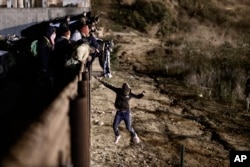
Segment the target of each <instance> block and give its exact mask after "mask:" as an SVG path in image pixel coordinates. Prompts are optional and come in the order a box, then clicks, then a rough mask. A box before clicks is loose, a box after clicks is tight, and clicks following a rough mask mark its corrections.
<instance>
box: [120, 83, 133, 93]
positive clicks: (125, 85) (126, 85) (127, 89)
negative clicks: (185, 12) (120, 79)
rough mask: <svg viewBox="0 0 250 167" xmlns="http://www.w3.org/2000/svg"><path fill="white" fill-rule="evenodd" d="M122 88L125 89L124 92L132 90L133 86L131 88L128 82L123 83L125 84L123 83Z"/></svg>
mask: <svg viewBox="0 0 250 167" xmlns="http://www.w3.org/2000/svg"><path fill="white" fill-rule="evenodd" d="M122 90H123V91H124V92H127V91H129V92H130V90H131V88H130V86H129V84H128V83H123V84H122Z"/></svg>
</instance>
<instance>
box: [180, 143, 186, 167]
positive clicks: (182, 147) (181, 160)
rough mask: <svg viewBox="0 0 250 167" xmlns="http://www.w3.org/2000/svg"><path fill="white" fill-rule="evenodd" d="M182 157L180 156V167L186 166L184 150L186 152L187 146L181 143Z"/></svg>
mask: <svg viewBox="0 0 250 167" xmlns="http://www.w3.org/2000/svg"><path fill="white" fill-rule="evenodd" d="M180 151H181V158H180V167H184V152H185V148H184V146H183V145H181V149H180Z"/></svg>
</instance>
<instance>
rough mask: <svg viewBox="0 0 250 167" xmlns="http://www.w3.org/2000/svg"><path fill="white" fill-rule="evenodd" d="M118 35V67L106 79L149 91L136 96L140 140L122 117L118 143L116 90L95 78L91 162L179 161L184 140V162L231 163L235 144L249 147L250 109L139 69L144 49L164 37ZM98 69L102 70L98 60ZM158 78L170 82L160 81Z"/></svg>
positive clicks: (194, 166) (130, 166)
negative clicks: (207, 96)
mask: <svg viewBox="0 0 250 167" xmlns="http://www.w3.org/2000/svg"><path fill="white" fill-rule="evenodd" d="M113 35H115V36H117V37H119V39H120V40H119V41H118V42H119V43H117V44H119V45H120V46H121V47H120V50H119V53H118V55H120V56H119V70H117V71H115V70H113V71H112V74H113V78H111V79H104V80H106V81H108V82H109V83H111V84H113V85H115V86H121V85H122V83H124V82H128V83H129V84H130V86H131V87H132V91H133V92H134V93H141V91H143V90H145V91H146V94H145V96H144V98H143V99H132V100H131V107H132V120H133V127H134V129H135V131H136V132H137V134H138V136H139V138H140V140H141V142H140V143H139V144H131V143H130V136H129V132H128V131H127V130H126V128H125V124H124V122H122V123H121V124H120V131H121V136H122V137H121V139H120V142H119V143H118V144H117V145H115V144H114V133H113V129H112V123H113V119H114V116H115V112H116V111H115V108H114V105H113V103H114V98H115V94H114V93H113V92H112V91H111V90H109V89H107V88H106V87H104V86H103V85H101V84H100V83H99V82H98V81H97V80H95V79H94V78H93V79H92V84H91V87H92V94H91V96H92V97H91V119H92V125H91V126H92V127H91V166H93V167H177V166H179V165H180V163H181V147H182V146H183V147H184V166H185V167H201V166H203V167H228V166H229V162H230V161H229V151H230V150H248V151H249V150H250V142H249V141H250V130H249V129H250V125H249V121H250V113H247V112H245V111H244V108H243V107H242V106H230V105H222V104H219V103H216V102H214V101H212V100H207V99H203V98H202V97H199V96H197V95H195V94H193V93H192V92H189V90H188V89H187V88H185V86H184V85H183V84H181V83H180V82H179V81H177V80H174V79H170V78H160V77H159V78H151V77H149V76H147V75H146V74H145V75H144V74H139V73H136V72H134V70H133V69H134V68H137V69H140V68H145V66H142V65H141V64H143V60H144V59H145V57H144V56H143V55H145V54H144V53H146V52H147V51H150V50H151V49H152V48H154V47H159V46H161V42H160V41H159V40H157V39H155V38H148V37H147V38H145V37H143V36H141V35H138V34H136V33H119V34H113ZM93 73H94V74H99V73H100V68H99V67H98V64H97V63H96V62H95V65H94V67H93ZM158 80H164V81H165V82H164V83H165V84H161V85H159V84H158V82H157V81H158ZM175 94H179V96H175ZM180 95H181V96H180Z"/></svg>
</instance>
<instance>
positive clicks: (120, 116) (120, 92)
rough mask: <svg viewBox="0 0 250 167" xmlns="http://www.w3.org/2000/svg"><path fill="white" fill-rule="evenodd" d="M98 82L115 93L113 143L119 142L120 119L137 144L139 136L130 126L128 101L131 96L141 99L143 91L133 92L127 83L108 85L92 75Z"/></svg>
mask: <svg viewBox="0 0 250 167" xmlns="http://www.w3.org/2000/svg"><path fill="white" fill-rule="evenodd" d="M94 77H95V78H96V79H97V80H98V81H99V82H100V83H102V84H103V85H104V86H106V87H107V88H109V89H110V90H112V91H114V92H115V93H116V99H115V104H114V106H115V108H116V110H117V111H116V115H115V118H114V122H113V130H114V133H115V144H117V143H118V142H119V139H120V138H121V135H120V133H119V129H118V126H119V124H120V123H121V121H124V122H125V125H126V128H127V130H128V131H129V132H130V135H131V141H133V142H134V143H136V144H138V143H139V142H140V139H139V137H138V136H137V134H136V132H135V130H134V128H133V127H132V121H131V118H132V116H131V109H130V105H129V101H130V99H131V98H137V99H141V98H142V97H143V96H144V93H145V91H142V93H140V94H134V93H132V91H131V88H130V86H129V84H128V83H123V84H122V87H115V86H112V85H110V84H109V83H107V82H104V81H103V80H101V78H99V77H97V76H94Z"/></svg>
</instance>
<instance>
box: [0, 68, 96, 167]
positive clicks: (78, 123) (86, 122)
mask: <svg viewBox="0 0 250 167" xmlns="http://www.w3.org/2000/svg"><path fill="white" fill-rule="evenodd" d="M90 78H91V67H90V68H89V69H88V71H84V72H79V75H78V76H76V77H75V79H74V80H73V81H72V82H71V83H69V84H68V85H67V86H66V87H65V88H64V89H63V90H62V92H60V94H59V95H58V96H57V97H56V98H55V99H54V101H53V102H52V103H51V104H50V105H49V106H48V108H47V109H46V110H45V111H44V112H43V114H42V115H41V117H40V118H39V120H37V121H35V122H34V123H33V124H32V125H31V126H30V127H29V128H28V129H27V130H26V131H25V132H24V133H23V135H22V136H21V138H20V139H19V140H18V141H17V142H16V144H15V145H13V147H12V148H11V149H10V151H9V153H8V155H6V157H5V158H4V159H3V160H2V161H1V162H0V166H3V167H17V166H18V167H71V166H74V167H89V166H90V145H91V143H90V118H91V117H90Z"/></svg>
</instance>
